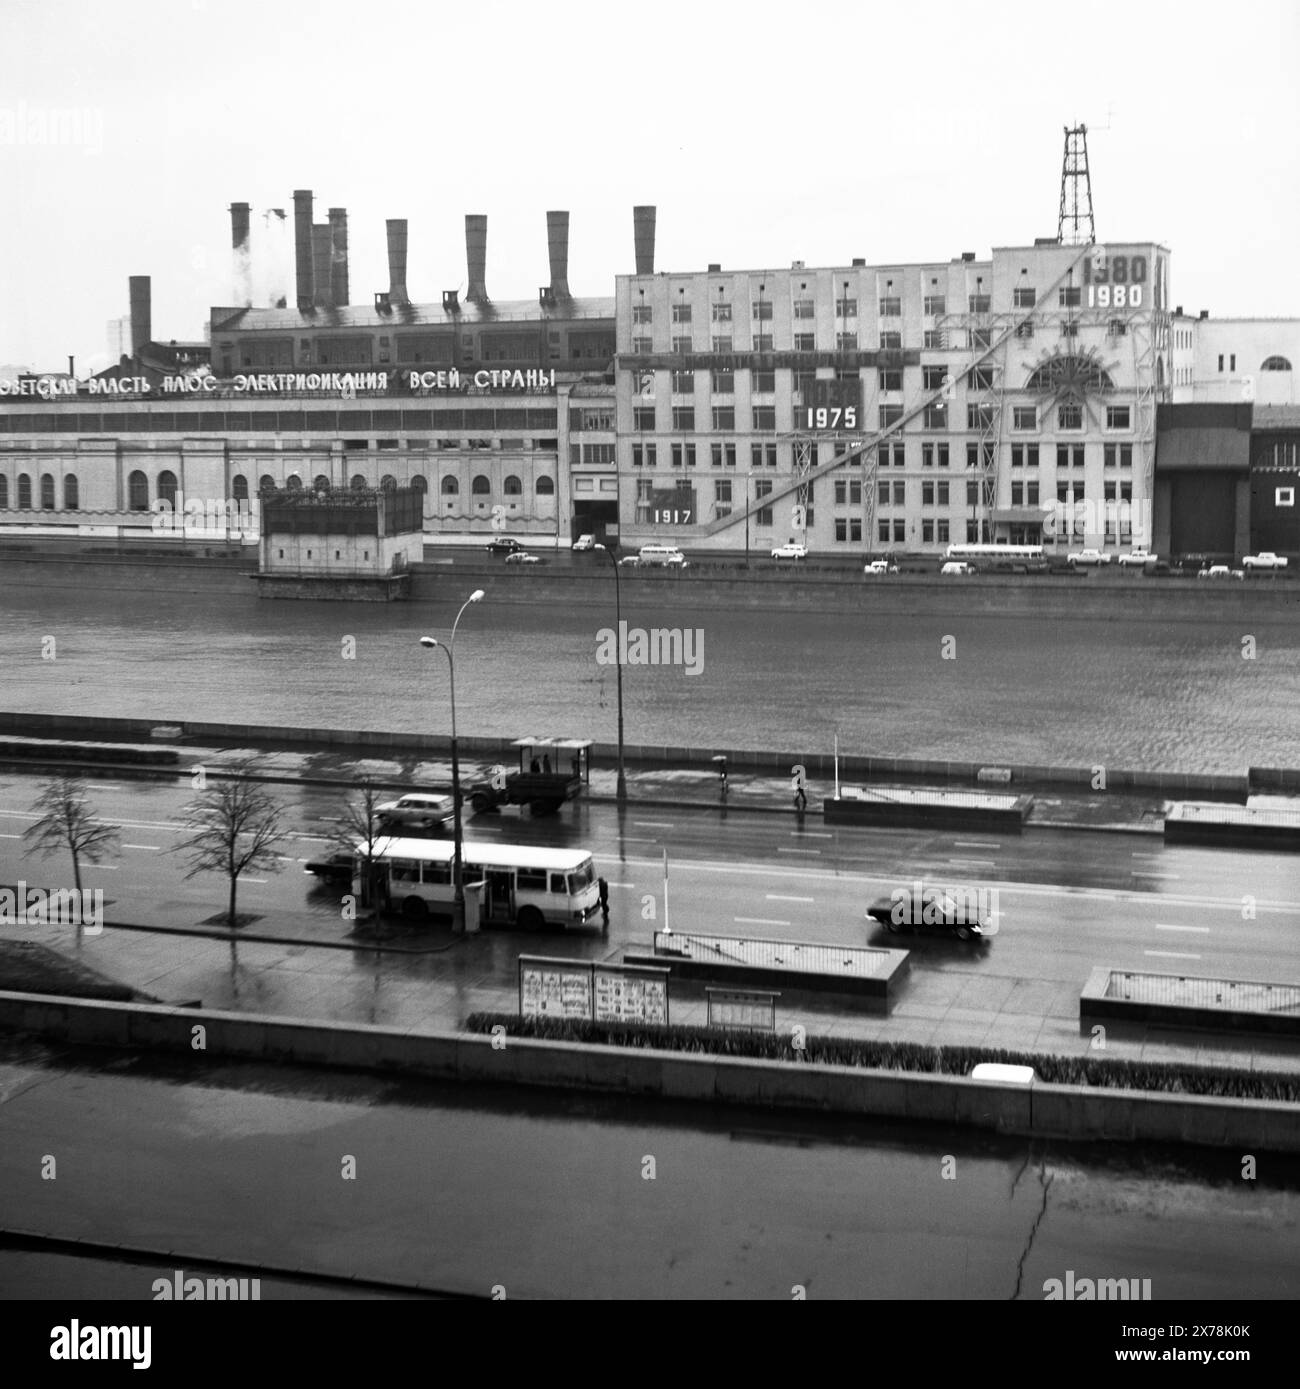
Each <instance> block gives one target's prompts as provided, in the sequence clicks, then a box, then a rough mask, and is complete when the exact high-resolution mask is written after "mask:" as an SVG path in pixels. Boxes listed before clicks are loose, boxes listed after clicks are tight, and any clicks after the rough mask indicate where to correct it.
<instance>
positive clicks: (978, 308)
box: [966, 294, 989, 313]
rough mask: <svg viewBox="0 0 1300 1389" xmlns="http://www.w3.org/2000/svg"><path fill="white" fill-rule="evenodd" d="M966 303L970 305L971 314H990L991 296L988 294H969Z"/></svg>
mask: <svg viewBox="0 0 1300 1389" xmlns="http://www.w3.org/2000/svg"><path fill="white" fill-rule="evenodd" d="M966 302H967V303H968V304H969V305H970V312H971V313H988V311H989V296H988V295H987V294H969V295H967V296H966Z"/></svg>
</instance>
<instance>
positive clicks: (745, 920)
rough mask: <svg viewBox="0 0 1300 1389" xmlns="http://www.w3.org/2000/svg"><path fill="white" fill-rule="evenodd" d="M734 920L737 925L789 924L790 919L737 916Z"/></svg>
mask: <svg viewBox="0 0 1300 1389" xmlns="http://www.w3.org/2000/svg"><path fill="white" fill-rule="evenodd" d="M732 920H733V921H734V922H735V923H736V925H737V926H789V925H791V924H792V923H791V922H789V921H773V920H771V919H770V918H769V917H765V916H735V917H732Z"/></svg>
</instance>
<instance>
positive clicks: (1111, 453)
mask: <svg viewBox="0 0 1300 1389" xmlns="http://www.w3.org/2000/svg"><path fill="white" fill-rule="evenodd" d="M1102 457H1103V459H1104V462H1103V464H1102V466H1103V467H1106V468H1131V467H1132V466H1133V445H1132V444H1105V445H1103V447H1102Z"/></svg>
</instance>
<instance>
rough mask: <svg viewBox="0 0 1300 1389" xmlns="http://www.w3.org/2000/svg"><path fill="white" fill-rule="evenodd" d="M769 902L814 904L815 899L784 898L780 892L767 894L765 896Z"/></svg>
mask: <svg viewBox="0 0 1300 1389" xmlns="http://www.w3.org/2000/svg"><path fill="white" fill-rule="evenodd" d="M767 900H768V901H769V902H815V901H816V900H817V899H816V898H815V897H786V896H784V895H783V894H782V893H780V892H769V893H768V894H767Z"/></svg>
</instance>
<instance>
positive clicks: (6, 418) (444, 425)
mask: <svg viewBox="0 0 1300 1389" xmlns="http://www.w3.org/2000/svg"><path fill="white" fill-rule="evenodd" d="M556 427H557V426H556V413H555V411H554V410H553V409H552V410H506V409H501V410H482V409H461V410H257V411H253V410H194V411H171V410H159V411H152V410H139V411H132V412H131V413H129V414H126V413H123V414H82V413H74V412H71V411H63V410H51V411H48V412H44V413H33V414H27V415H17V414H8V413H7V412H0V433H5V434H142V433H163V434H250V433H251V434H260V433H268V432H269V433H279V434H289V433H302V432H305V431H312V432H316V431H319V432H321V433H323V434H339V433H358V434H382V433H385V432H386V431H389V430H404V429H406V430H409V429H422V430H430V431H432V430H442V431H451V430H461V429H478V430H508V429H519V430H544V431H547V432H549V433H552V434H553V433H554V432H555V430H556Z"/></svg>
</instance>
